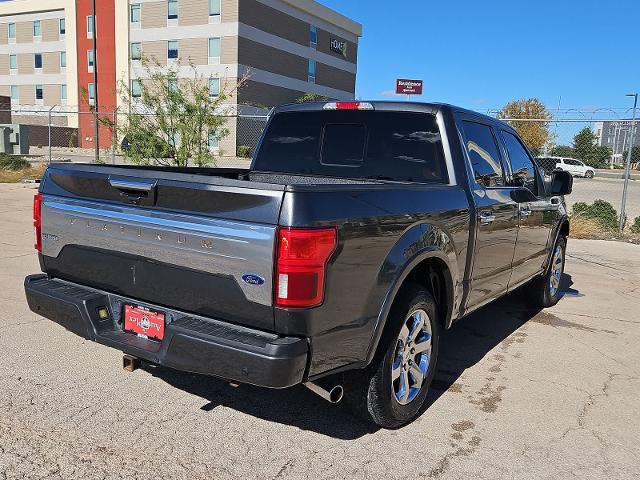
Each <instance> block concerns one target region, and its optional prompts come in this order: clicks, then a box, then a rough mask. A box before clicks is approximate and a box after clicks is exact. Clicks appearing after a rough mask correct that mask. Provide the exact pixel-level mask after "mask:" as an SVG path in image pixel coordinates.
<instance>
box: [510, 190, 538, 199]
mask: <svg viewBox="0 0 640 480" xmlns="http://www.w3.org/2000/svg"><path fill="white" fill-rule="evenodd" d="M511 200H513V201H514V202H516V203H529V202H535V201H536V200H538V198H537V197H536V196H535V195H534V194H533V192H532V191H531V190H529V189H528V188H524V187H522V188H514V189H513V190H511Z"/></svg>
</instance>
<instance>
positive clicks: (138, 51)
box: [131, 42, 142, 60]
mask: <svg viewBox="0 0 640 480" xmlns="http://www.w3.org/2000/svg"><path fill="white" fill-rule="evenodd" d="M131 60H142V44H140V43H138V42H137V43H132V44H131Z"/></svg>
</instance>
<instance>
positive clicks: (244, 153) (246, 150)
mask: <svg viewBox="0 0 640 480" xmlns="http://www.w3.org/2000/svg"><path fill="white" fill-rule="evenodd" d="M236 150H237V155H238V156H239V157H240V158H251V147H249V146H247V145H239V146H238V148H237V149H236Z"/></svg>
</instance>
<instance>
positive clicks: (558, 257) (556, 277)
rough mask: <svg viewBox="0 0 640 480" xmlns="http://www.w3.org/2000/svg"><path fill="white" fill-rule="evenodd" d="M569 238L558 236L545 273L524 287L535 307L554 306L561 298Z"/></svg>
mask: <svg viewBox="0 0 640 480" xmlns="http://www.w3.org/2000/svg"><path fill="white" fill-rule="evenodd" d="M566 250H567V240H566V238H564V237H563V236H560V237H558V240H557V242H556V245H555V246H554V247H553V253H552V257H551V263H550V264H549V266H548V267H547V270H546V272H545V274H544V275H542V276H541V277H538V278H536V279H535V280H533V281H532V282H530V283H529V284H527V285H526V286H525V287H524V293H525V295H526V296H527V299H528V301H529V304H530V305H531V306H533V307H541V308H547V307H552V306H554V305H555V304H556V303H558V301H559V300H560V282H561V280H562V274H563V273H564V262H565V254H566Z"/></svg>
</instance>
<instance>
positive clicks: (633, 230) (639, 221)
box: [631, 217, 640, 235]
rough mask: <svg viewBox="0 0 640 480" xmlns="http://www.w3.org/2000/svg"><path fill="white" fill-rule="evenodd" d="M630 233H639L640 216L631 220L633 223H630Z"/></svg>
mask: <svg viewBox="0 0 640 480" xmlns="http://www.w3.org/2000/svg"><path fill="white" fill-rule="evenodd" d="M631 233H634V234H636V235H640V217H636V219H635V220H634V221H633V224H632V225H631Z"/></svg>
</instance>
